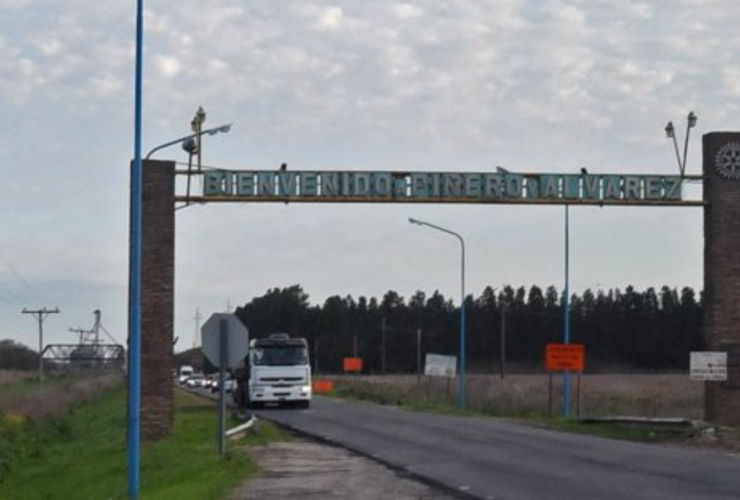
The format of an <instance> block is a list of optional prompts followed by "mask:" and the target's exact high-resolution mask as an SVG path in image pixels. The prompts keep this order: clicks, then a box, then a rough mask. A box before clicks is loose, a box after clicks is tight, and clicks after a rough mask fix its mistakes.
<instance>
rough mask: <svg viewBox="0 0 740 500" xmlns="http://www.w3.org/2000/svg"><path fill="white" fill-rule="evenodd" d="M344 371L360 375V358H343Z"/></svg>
mask: <svg viewBox="0 0 740 500" xmlns="http://www.w3.org/2000/svg"><path fill="white" fill-rule="evenodd" d="M344 371H345V372H350V373H352V372H354V373H360V372H361V371H362V358H344Z"/></svg>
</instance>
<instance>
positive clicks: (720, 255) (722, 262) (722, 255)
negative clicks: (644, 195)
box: [703, 132, 740, 425]
mask: <svg viewBox="0 0 740 500" xmlns="http://www.w3.org/2000/svg"><path fill="white" fill-rule="evenodd" d="M703 155H704V162H703V163H704V202H705V203H706V206H705V208H704V339H705V344H706V350H709V351H726V352H727V365H728V366H727V368H728V380H727V382H707V383H706V387H705V400H704V409H705V418H706V419H707V420H709V421H710V422H714V423H716V424H720V425H738V424H740V133H738V132H713V133H710V134H706V135H705V136H704V138H703Z"/></svg>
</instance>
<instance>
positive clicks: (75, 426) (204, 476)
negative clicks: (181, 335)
mask: <svg viewBox="0 0 740 500" xmlns="http://www.w3.org/2000/svg"><path fill="white" fill-rule="evenodd" d="M176 408H177V411H176V417H175V425H174V429H173V432H172V434H171V435H170V436H169V437H168V438H167V439H164V440H162V441H160V442H157V443H144V444H143V445H142V447H141V468H140V471H141V472H140V485H141V486H140V496H139V498H141V499H142V500H206V499H208V500H210V499H214V500H216V499H222V498H225V497H226V496H227V495H228V493H229V492H230V491H231V490H232V489H233V488H234V487H236V486H237V485H238V484H239V483H240V482H242V481H243V480H244V479H245V478H246V477H248V476H249V475H250V474H253V473H254V472H255V470H256V466H255V464H254V463H253V462H252V461H251V460H250V458H249V456H248V455H247V453H246V452H245V447H246V446H248V445H250V444H253V445H254V444H263V443H266V442H268V441H270V440H275V439H280V438H281V435H280V433H279V432H278V431H276V430H275V429H274V428H271V427H270V426H266V425H261V426H260V433H261V435H260V436H256V437H251V438H246V439H241V440H239V441H238V442H237V443H234V442H233V441H230V442H229V444H228V445H227V449H228V451H227V454H226V456H225V457H223V458H220V457H218V456H217V454H216V429H217V422H216V410H215V406H214V404H212V403H210V402H207V401H204V400H202V399H199V398H196V397H193V396H190V395H187V394H183V393H181V392H179V391H176ZM3 422H4V424H3ZM229 425H230V426H231V425H234V423H229ZM0 436H3V438H2V439H3V440H2V441H0V478H2V477H3V475H2V465H1V464H2V457H3V456H4V455H3V453H5V455H8V454H10V455H11V456H13V457H14V460H12V461H11V464H10V466H9V467H6V469H9V473H6V474H5V478H4V481H2V483H0V498H2V499H3V500H46V499H60V500H75V499H80V500H98V499H102V500H108V499H111V500H116V499H125V498H128V492H127V477H128V464H127V459H128V455H127V452H126V444H127V443H126V396H125V391H124V390H123V389H116V390H113V391H109V392H107V393H106V394H104V395H102V396H99V397H97V398H96V399H94V400H93V401H91V402H90V403H88V404H86V405H85V406H83V407H80V408H77V409H75V410H71V411H70V412H69V413H68V414H67V415H65V416H64V417H61V418H55V419H51V420H47V421H43V422H40V423H33V422H30V421H25V420H23V419H22V418H19V417H12V418H10V417H8V416H6V417H5V418H4V420H0Z"/></svg>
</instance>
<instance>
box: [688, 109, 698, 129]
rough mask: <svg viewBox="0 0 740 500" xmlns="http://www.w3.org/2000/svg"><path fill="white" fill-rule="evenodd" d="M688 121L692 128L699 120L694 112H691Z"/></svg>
mask: <svg viewBox="0 0 740 500" xmlns="http://www.w3.org/2000/svg"><path fill="white" fill-rule="evenodd" d="M687 120H688V122H689V128H692V127H695V126H696V121H697V120H698V118H697V116H696V115H695V114H694V112H693V111H690V112H689V116H688V117H687Z"/></svg>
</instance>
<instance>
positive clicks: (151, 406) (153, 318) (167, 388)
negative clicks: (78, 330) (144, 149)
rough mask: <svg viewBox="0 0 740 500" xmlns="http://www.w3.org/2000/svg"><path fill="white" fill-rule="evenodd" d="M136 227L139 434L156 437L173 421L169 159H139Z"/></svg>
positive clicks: (172, 254)
mask: <svg viewBox="0 0 740 500" xmlns="http://www.w3.org/2000/svg"><path fill="white" fill-rule="evenodd" d="M141 226H142V228H141V229H142V231H141V245H142V249H141V437H142V439H144V440H158V439H161V438H163V437H165V436H167V435H168V434H169V432H170V430H171V428H172V424H173V420H174V394H173V379H172V369H173V368H174V346H173V340H174V334H173V331H174V304H175V302H174V295H175V286H174V284H175V163H174V162H171V161H152V160H148V161H144V162H142V208H141Z"/></svg>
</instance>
